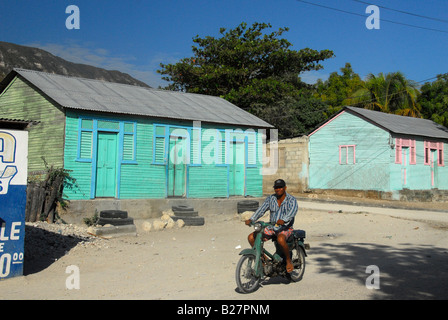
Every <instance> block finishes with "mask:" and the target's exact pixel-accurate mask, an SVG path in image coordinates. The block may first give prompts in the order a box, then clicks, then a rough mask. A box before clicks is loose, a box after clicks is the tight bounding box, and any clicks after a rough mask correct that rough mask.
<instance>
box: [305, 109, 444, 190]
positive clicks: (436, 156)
mask: <svg viewBox="0 0 448 320" xmlns="http://www.w3.org/2000/svg"><path fill="white" fill-rule="evenodd" d="M447 153H448V129H447V128H445V127H443V126H441V125H438V124H436V123H435V122H433V121H430V120H425V119H418V118H411V117H404V116H399V115H393V114H386V113H383V112H378V111H372V110H366V109H362V108H354V107H345V108H343V109H342V110H341V111H340V112H338V113H337V114H335V115H334V116H333V117H332V118H330V119H329V120H327V121H326V122H325V123H324V124H322V125H321V126H319V127H318V128H317V129H316V130H314V131H313V132H312V133H311V134H310V135H309V159H310V162H309V188H310V189H344V190H347V189H350V190H377V191H386V192H395V191H400V190H404V189H409V190H431V189H439V190H448V166H447V165H446V159H447V156H448V155H447Z"/></svg>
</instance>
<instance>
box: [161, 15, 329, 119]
mask: <svg viewBox="0 0 448 320" xmlns="http://www.w3.org/2000/svg"><path fill="white" fill-rule="evenodd" d="M268 28H272V26H271V25H270V24H266V23H257V22H256V23H254V24H253V25H252V26H251V27H248V26H247V24H246V23H244V22H243V23H241V24H240V25H239V26H238V27H236V28H235V29H231V30H227V29H225V28H221V29H220V34H221V36H220V37H219V38H215V37H211V36H207V37H205V38H200V37H199V36H196V37H195V38H193V42H194V43H195V44H196V45H195V46H193V47H192V50H193V56H192V57H190V58H184V59H181V60H180V61H179V62H177V63H175V64H163V63H162V64H160V66H161V68H162V69H161V70H158V73H160V74H162V75H164V77H163V78H162V79H164V80H166V81H169V82H170V84H169V85H168V86H167V89H170V90H178V91H186V92H192V93H202V94H208V95H214V96H221V97H223V98H225V99H226V100H228V101H230V102H232V103H234V104H236V105H237V106H239V107H241V108H243V109H245V110H247V111H249V112H251V111H253V110H254V109H253V107H254V105H258V106H260V104H264V105H266V106H267V107H269V106H270V105H271V104H272V103H274V102H276V101H279V100H282V99H283V98H285V97H287V96H289V97H295V98H298V97H299V96H300V90H301V89H302V88H303V87H306V84H304V83H303V82H301V81H300V78H299V74H300V73H301V72H304V71H310V70H319V69H321V68H322V65H321V64H320V62H321V61H324V60H325V59H328V58H331V57H333V52H332V51H330V50H322V51H317V50H312V49H309V48H305V49H301V50H299V51H295V50H291V49H290V47H291V46H292V44H291V43H290V42H289V41H288V40H286V39H284V38H282V35H283V34H284V33H285V32H287V31H288V30H289V29H288V28H280V29H279V30H278V31H274V32H271V33H266V32H265V30H266V29H268Z"/></svg>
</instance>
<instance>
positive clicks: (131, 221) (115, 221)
mask: <svg viewBox="0 0 448 320" xmlns="http://www.w3.org/2000/svg"><path fill="white" fill-rule="evenodd" d="M97 224H99V225H101V226H104V225H105V224H111V225H113V226H124V225H127V224H134V219H133V218H103V217H100V218H99V219H98V222H97Z"/></svg>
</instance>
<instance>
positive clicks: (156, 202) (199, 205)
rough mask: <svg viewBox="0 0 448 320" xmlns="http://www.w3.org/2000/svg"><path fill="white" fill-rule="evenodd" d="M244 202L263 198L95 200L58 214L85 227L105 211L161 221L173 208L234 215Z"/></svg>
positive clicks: (78, 202)
mask: <svg viewBox="0 0 448 320" xmlns="http://www.w3.org/2000/svg"><path fill="white" fill-rule="evenodd" d="M243 200H257V201H259V202H260V204H261V203H263V201H264V200H265V197H263V198H244V197H231V198H223V199H175V198H173V199H170V198H168V199H135V200H117V199H94V200H72V201H70V204H69V206H68V209H67V210H66V211H64V212H59V215H60V216H61V218H62V219H63V220H64V221H65V222H67V223H74V224H83V223H84V222H83V219H84V218H91V217H93V216H94V214H95V212H97V214H98V216H99V213H100V212H101V211H102V210H124V211H127V212H128V216H129V217H132V218H134V219H151V218H159V217H161V216H162V212H163V211H166V210H169V209H171V207H172V206H178V205H187V206H190V207H193V208H194V210H195V211H198V213H199V215H200V216H204V217H206V216H207V215H213V214H234V213H236V212H237V204H238V202H239V201H243Z"/></svg>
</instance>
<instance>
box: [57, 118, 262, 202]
mask: <svg viewBox="0 0 448 320" xmlns="http://www.w3.org/2000/svg"><path fill="white" fill-rule="evenodd" d="M80 119H94V120H97V121H100V120H101V119H102V120H103V121H116V122H122V121H125V122H127V123H132V122H135V123H136V132H135V135H136V145H135V149H136V150H135V151H136V156H135V161H131V162H129V163H124V162H122V163H119V164H118V165H119V177H117V179H118V188H119V192H118V196H117V197H118V198H120V199H157V198H166V197H167V164H166V163H163V162H160V161H163V160H157V161H155V158H154V154H153V152H154V150H155V146H154V132H155V126H158V127H160V126H166V127H167V128H171V129H170V130H169V131H171V132H173V130H174V129H176V130H177V131H178V132H183V131H182V130H184V131H185V132H188V130H193V129H192V128H193V126H192V123H191V122H186V121H185V122H181V121H169V120H161V119H151V118H143V117H131V116H124V115H120V116H111V115H107V114H94V113H92V114H90V113H78V112H74V111H73V110H72V111H67V118H66V133H65V134H66V146H65V156H64V162H65V168H66V169H68V170H71V172H72V175H73V176H74V178H76V180H77V187H76V188H74V189H72V190H65V194H66V195H67V196H68V198H69V199H72V200H81V199H90V198H94V197H95V194H94V192H92V188H94V183H92V179H93V178H94V175H95V170H94V168H93V165H94V162H95V155H94V154H92V158H91V160H89V159H79V151H78V149H79V147H80V146H79V143H80V139H79V138H80V134H81V133H80V123H81V122H80ZM81 121H82V120H81ZM217 129H219V130H221V131H225V129H230V130H234V129H235V128H231V127H229V126H225V127H224V126H220V127H218V128H215V127H214V126H211V125H204V127H202V128H201V136H202V135H205V134H207V133H210V132H212V133H213V132H215V131H216V130H217ZM167 130H168V129H167ZM167 132H168V131H167ZM254 132H255V131H254ZM256 141H257V142H256V146H255V148H256V151H257V152H258V156H257V157H256V160H255V161H256V162H255V163H254V164H253V165H252V166H247V167H246V168H245V174H246V185H245V195H250V196H261V195H262V175H261V171H260V168H261V152H262V149H261V142H262V140H261V135H258V134H257V135H256ZM201 142H202V143H201V155H202V158H203V159H200V160H203V161H201V163H197V161H198V159H196V160H195V161H196V163H195V161H193V159H192V158H193V157H194V155H191V159H190V164H188V165H187V169H186V171H187V186H186V189H187V190H186V197H188V198H213V197H222V198H225V197H228V196H229V186H228V181H229V166H228V165H226V164H225V163H224V164H219V165H216V163H215V162H214V160H215V159H214V157H215V152H216V150H214V147H215V142H216V141H213V140H210V141H202V140H201ZM165 143H167V142H165ZM210 143H212V145H210ZM210 146H211V147H210ZM92 148H93V147H92ZM190 151H191V150H190ZM94 152H95V151H94V150H93V149H92V153H94ZM119 152H121V153H123V151H122V150H119ZM156 152H157V151H156ZM165 152H170V150H166V151H165ZM210 152H211V157H212V161H213V163H209V162H210V159H208V158H207V157H208V156H209V153H210ZM158 156H160V155H158ZM162 156H163V151H162ZM121 157H122V156H120V157H119V158H120V159H121ZM166 157H167V155H165V158H166Z"/></svg>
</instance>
